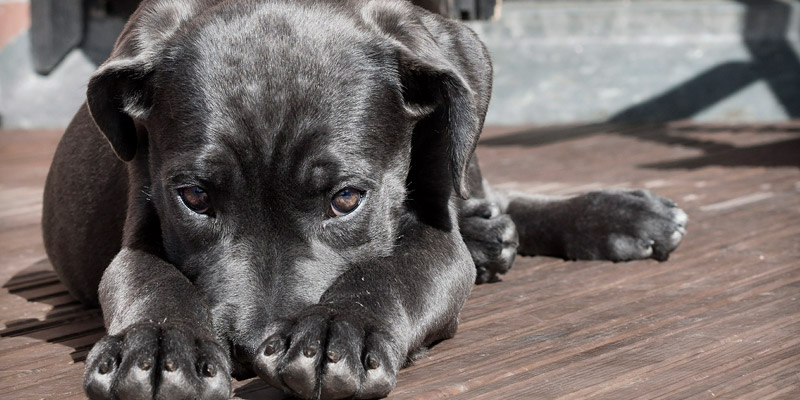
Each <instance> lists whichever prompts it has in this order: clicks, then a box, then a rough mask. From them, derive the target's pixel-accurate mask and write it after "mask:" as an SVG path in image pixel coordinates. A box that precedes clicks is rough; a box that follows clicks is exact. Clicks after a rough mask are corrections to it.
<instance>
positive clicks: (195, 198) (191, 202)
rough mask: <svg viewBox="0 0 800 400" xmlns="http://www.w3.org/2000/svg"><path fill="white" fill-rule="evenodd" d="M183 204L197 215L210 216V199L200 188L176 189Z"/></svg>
mask: <svg viewBox="0 0 800 400" xmlns="http://www.w3.org/2000/svg"><path fill="white" fill-rule="evenodd" d="M178 194H179V195H180V196H181V200H183V204H185V205H186V207H189V209H190V210H192V211H194V212H196V213H198V214H206V215H208V214H211V199H210V198H209V197H208V193H207V192H206V191H205V190H204V189H203V188H201V187H200V186H188V187H184V188H180V189H178Z"/></svg>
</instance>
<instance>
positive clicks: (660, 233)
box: [565, 190, 689, 261]
mask: <svg viewBox="0 0 800 400" xmlns="http://www.w3.org/2000/svg"><path fill="white" fill-rule="evenodd" d="M573 201H575V202H577V204H578V206H577V207H572V208H571V213H572V214H574V215H571V216H570V217H571V218H574V219H575V224H576V232H574V233H573V235H571V236H572V237H571V239H570V240H568V243H566V244H565V247H566V250H567V256H568V258H573V259H599V258H601V259H608V260H611V261H628V260H638V259H647V258H654V259H656V260H659V261H664V260H666V259H667V258H668V257H669V254H670V253H671V252H672V251H673V250H675V248H676V247H678V244H680V242H681V240H682V239H683V236H684V235H685V234H686V224H687V222H688V221H689V218H688V216H687V215H686V213H685V212H684V211H683V210H681V209H680V208H678V207H677V206H676V204H675V203H674V202H673V201H672V200H669V199H667V198H664V197H661V196H657V195H654V194H653V193H651V192H650V191H647V190H607V191H598V192H591V193H587V194H586V195H583V196H579V197H576V198H574V199H573Z"/></svg>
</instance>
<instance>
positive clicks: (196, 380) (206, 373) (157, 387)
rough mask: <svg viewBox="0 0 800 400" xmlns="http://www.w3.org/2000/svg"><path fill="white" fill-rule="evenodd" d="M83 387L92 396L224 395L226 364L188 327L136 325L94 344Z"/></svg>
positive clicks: (209, 341)
mask: <svg viewBox="0 0 800 400" xmlns="http://www.w3.org/2000/svg"><path fill="white" fill-rule="evenodd" d="M83 385H84V390H85V391H86V395H87V396H88V397H89V398H90V399H117V398H119V399H153V398H158V399H228V398H230V394H231V377H230V362H229V361H228V356H227V355H226V353H225V351H224V350H223V349H222V347H221V346H219V345H218V344H217V343H216V342H214V341H213V340H212V339H209V338H207V337H199V336H197V335H196V334H195V333H194V330H193V329H192V328H191V327H189V326H176V325H170V326H166V325H160V324H155V323H147V324H139V325H134V326H132V327H131V328H129V329H127V330H126V332H125V333H124V334H122V335H116V336H106V337H104V338H102V339H101V340H100V341H99V342H97V344H95V346H94V347H93V348H92V351H90V352H89V355H88V357H87V358H86V373H85V375H84V382H83Z"/></svg>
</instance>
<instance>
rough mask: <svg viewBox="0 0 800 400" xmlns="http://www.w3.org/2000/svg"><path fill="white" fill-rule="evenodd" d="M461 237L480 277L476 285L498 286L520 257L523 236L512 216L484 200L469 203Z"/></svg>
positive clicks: (464, 209) (462, 217) (464, 208)
mask: <svg viewBox="0 0 800 400" xmlns="http://www.w3.org/2000/svg"><path fill="white" fill-rule="evenodd" d="M459 216H460V222H459V224H460V229H461V237H462V238H463V239H464V243H465V244H466V245H467V249H469V253H470V255H471V256H472V261H474V262H475V267H476V268H477V270H478V274H477V275H476V277H475V283H485V282H495V281H497V280H498V276H497V275H498V274H504V273H506V272H507V271H508V270H509V269H510V268H511V264H513V263H514V257H515V256H516V254H517V246H518V245H519V236H518V234H517V227H516V225H514V221H512V220H511V216H509V215H508V214H500V209H499V208H498V207H497V205H495V204H493V203H491V202H488V201H486V200H481V199H470V200H467V201H465V202H464V203H463V204H462V206H461V210H460V213H459Z"/></svg>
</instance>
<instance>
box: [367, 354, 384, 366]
mask: <svg viewBox="0 0 800 400" xmlns="http://www.w3.org/2000/svg"><path fill="white" fill-rule="evenodd" d="M366 364H367V367H368V368H369V369H378V367H380V366H381V362H380V360H378V358H377V357H375V356H374V355H373V354H372V353H369V354H367V359H366Z"/></svg>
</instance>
